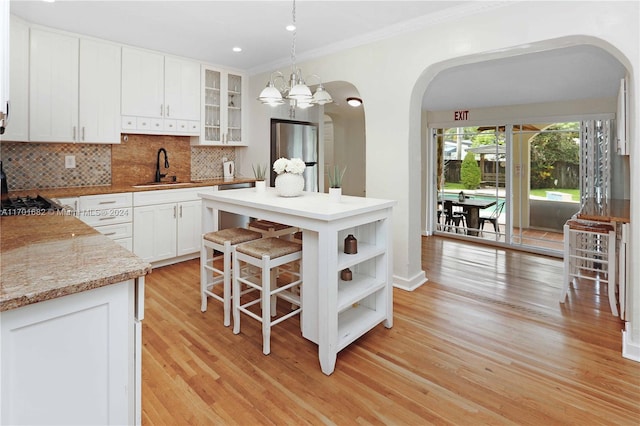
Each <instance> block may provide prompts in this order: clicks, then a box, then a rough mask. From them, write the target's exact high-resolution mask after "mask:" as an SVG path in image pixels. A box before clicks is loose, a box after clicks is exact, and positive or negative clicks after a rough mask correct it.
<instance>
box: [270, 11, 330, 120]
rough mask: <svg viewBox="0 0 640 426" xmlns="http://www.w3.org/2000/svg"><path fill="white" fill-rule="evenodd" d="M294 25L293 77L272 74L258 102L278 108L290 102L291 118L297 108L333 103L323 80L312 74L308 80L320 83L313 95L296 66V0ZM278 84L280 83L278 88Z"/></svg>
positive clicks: (292, 44) (292, 48)
mask: <svg viewBox="0 0 640 426" xmlns="http://www.w3.org/2000/svg"><path fill="white" fill-rule="evenodd" d="M291 16H292V25H291V26H288V27H287V29H289V27H291V28H292V29H293V41H292V43H291V75H290V77H289V80H286V79H285V77H284V74H282V73H281V72H280V71H276V72H274V73H272V74H271V77H270V78H269V82H268V83H267V87H265V88H264V89H263V90H262V92H260V96H259V97H258V100H259V101H260V102H262V103H263V104H265V105H270V106H277V105H282V104H283V103H284V102H285V100H288V101H289V116H290V117H291V118H295V109H296V108H301V109H305V108H309V107H310V106H313V105H324V104H328V103H330V102H333V99H332V98H331V95H330V94H329V92H327V91H326V90H325V88H324V86H323V85H322V80H320V77H318V76H317V75H316V74H312V75H310V76H308V77H307V78H316V79H318V81H319V85H318V88H317V89H316V91H315V93H314V94H313V95H312V94H311V89H309V86H307V84H306V82H305V80H304V78H302V70H301V69H300V68H298V67H297V66H296V31H297V30H296V0H293V8H292V11H291ZM276 82H278V83H279V85H278V86H276Z"/></svg>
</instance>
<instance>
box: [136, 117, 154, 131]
mask: <svg viewBox="0 0 640 426" xmlns="http://www.w3.org/2000/svg"><path fill="white" fill-rule="evenodd" d="M137 121H138V126H137V128H138V130H149V129H150V128H151V119H150V118H148V117H138V120H137Z"/></svg>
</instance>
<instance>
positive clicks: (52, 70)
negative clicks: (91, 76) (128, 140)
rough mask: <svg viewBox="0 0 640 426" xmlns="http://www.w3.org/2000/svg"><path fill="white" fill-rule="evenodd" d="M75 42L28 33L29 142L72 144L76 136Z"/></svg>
mask: <svg viewBox="0 0 640 426" xmlns="http://www.w3.org/2000/svg"><path fill="white" fill-rule="evenodd" d="M78 49H79V47H78V38H77V37H72V36H68V35H65V34H60V33H55V32H51V31H44V30H40V29H31V41H30V52H29V55H30V56H29V57H30V67H29V81H30V86H29V139H30V140H31V141H35V142H74V141H76V140H77V136H78Z"/></svg>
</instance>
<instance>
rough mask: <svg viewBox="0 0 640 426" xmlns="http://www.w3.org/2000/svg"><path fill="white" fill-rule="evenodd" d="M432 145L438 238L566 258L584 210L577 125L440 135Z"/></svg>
mask: <svg viewBox="0 0 640 426" xmlns="http://www.w3.org/2000/svg"><path fill="white" fill-rule="evenodd" d="M432 141H433V145H434V146H433V148H434V151H435V155H434V156H433V158H434V161H435V164H434V168H433V169H434V171H435V174H436V178H435V179H434V180H435V188H433V189H434V191H433V192H432V194H435V198H436V201H435V202H433V203H432V205H433V206H435V208H436V212H435V214H433V215H430V217H433V222H434V223H432V224H431V229H432V230H433V231H434V232H437V233H443V234H446V235H450V236H455V237H458V238H468V239H473V240H476V241H477V240H481V241H487V242H489V241H490V242H491V243H494V244H501V245H508V246H517V247H520V248H523V249H527V250H530V251H538V252H543V253H549V254H559V253H561V251H562V249H563V247H562V242H563V235H562V226H563V225H564V223H565V222H566V220H567V219H569V218H570V217H571V216H572V215H573V214H575V213H576V212H577V211H578V210H579V206H580V123H579V122H567V123H542V124H518V125H515V124H514V125H494V126H479V127H460V128H439V129H433V130H432ZM432 152H433V151H432Z"/></svg>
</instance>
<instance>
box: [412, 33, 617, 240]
mask: <svg viewBox="0 0 640 426" xmlns="http://www.w3.org/2000/svg"><path fill="white" fill-rule="evenodd" d="M580 41H581V42H580V43H578V40H576V44H575V45H573V46H570V47H561V48H557V47H555V46H554V44H555V42H556V41H549V42H547V43H541V45H542V46H543V47H544V48H542V49H537V50H536V51H532V53H528V54H525V55H514V54H513V53H515V51H514V52H513V53H512V54H511V55H510V54H509V52H503V56H502V57H501V58H495V57H490V56H489V55H488V56H487V58H486V60H485V61H481V60H479V59H481V58H473V59H471V58H460V59H458V60H452V61H449V62H448V63H444V64H437V66H434V67H432V69H430V70H428V71H427V72H426V73H425V76H423V77H425V78H427V79H429V81H428V84H427V87H426V88H425V90H424V96H423V99H422V109H423V114H422V117H423V123H422V125H423V126H424V128H425V129H429V130H427V131H426V132H425V134H424V137H423V140H422V148H423V152H422V163H423V174H422V176H423V188H422V190H423V209H424V210H423V211H422V215H423V216H422V219H423V220H422V223H423V226H424V228H423V230H424V232H425V233H426V234H430V233H432V232H434V231H435V230H437V229H438V227H441V229H442V224H438V216H440V215H438V212H441V210H439V209H438V197H437V195H436V194H437V193H438V191H439V189H440V188H439V185H440V184H441V183H442V182H440V181H439V180H440V179H441V176H442V164H443V163H442V161H441V160H442V156H443V155H445V153H446V149H447V148H451V149H452V151H453V152H455V151H459V150H460V149H461V148H462V149H465V148H466V149H471V150H472V151H473V150H474V147H472V146H471V143H470V142H469V140H467V141H466V142H468V143H469V146H464V144H461V143H460V140H458V141H457V142H458V144H457V146H451V147H449V146H448V145H455V140H452V141H448V140H447V138H446V137H445V136H444V133H445V131H444V130H443V129H456V128H457V129H475V130H478V129H483V128H484V129H486V128H493V129H495V130H494V132H493V137H494V138H495V139H496V140H497V139H499V138H500V137H502V138H504V137H508V139H509V144H508V145H506V147H507V148H506V150H505V149H504V148H503V150H502V151H499V150H496V152H494V153H493V157H495V158H492V160H494V161H495V163H496V164H501V165H503V166H506V169H505V171H503V172H502V175H500V173H495V171H494V175H495V176H493V177H495V178H496V180H495V181H494V183H493V184H494V185H493V186H495V187H496V188H499V187H502V188H504V189H503V191H506V193H507V194H510V195H514V194H515V195H516V196H517V197H515V198H513V199H512V200H511V202H509V201H507V202H506V203H505V204H506V206H507V209H506V217H507V218H511V219H513V217H514V216H513V213H514V212H517V213H518V219H520V218H522V213H521V212H522V211H523V210H525V209H526V211H525V213H527V214H528V209H530V205H529V197H528V196H527V197H525V196H524V195H523V194H522V193H521V191H520V189H521V188H522V181H523V180H525V179H524V178H526V181H527V182H529V181H530V180H531V175H530V174H529V173H530V165H531V162H530V151H527V152H526V154H527V155H524V154H525V152H524V151H522V147H523V146H524V147H527V148H528V147H529V146H530V140H531V139H532V138H533V137H534V136H535V135H536V134H538V133H540V132H541V130H540V129H543V128H545V127H548V126H553V125H555V123H559V122H569V121H573V122H579V121H581V120H583V119H586V118H593V116H594V114H596V115H597V114H600V115H601V116H603V115H604V116H606V115H608V116H609V118H611V117H613V116H614V114H615V106H614V108H613V110H612V107H611V105H612V104H613V105H615V102H613V103H612V102H611V98H614V99H615V97H616V95H617V92H618V86H619V84H620V79H621V78H624V76H625V74H626V69H625V67H624V66H623V65H622V64H621V63H620V62H619V61H618V60H617V59H616V58H614V57H613V56H612V55H611V54H610V53H608V52H607V51H606V50H604V49H602V48H600V47H597V46H595V45H591V44H585V43H584V40H580ZM564 45H565V46H566V44H564ZM556 46H557V45H556ZM519 53H521V52H519ZM466 59H468V60H469V61H470V62H468V61H466ZM566 61H577V63H579V64H580V66H582V67H585V68H584V69H593V68H594V67H595V66H596V65H594V64H598V65H597V67H599V68H598V69H597V70H596V71H594V73H592V74H591V75H590V76H588V77H589V78H579V79H577V80H579V81H575V80H576V78H575V77H574V75H575V70H574V69H572V68H567V67H566V66H565V65H566ZM603 64H605V65H606V66H603ZM583 74H584V73H583ZM558 82H561V83H562V82H563V83H562V84H561V87H560V88H558V87H557V84H558ZM476 86H477V87H476ZM474 88H476V89H477V90H474ZM530 123H536V126H535V127H536V131H535V132H534V131H533V130H531V129H528V128H527V126H529V125H530ZM433 129H440V132H441V133H440V136H438V134H437V132H434V131H433ZM505 130H508V131H507V132H505ZM464 133H465V132H464V131H462V134H464ZM458 139H464V137H460V138H458ZM516 139H518V140H519V142H518V143H517V144H516V143H514V141H515V140H516ZM523 141H524V142H523ZM525 142H526V143H525ZM438 143H440V146H438ZM523 143H524V145H523ZM495 146H498V145H497V143H496V145H495ZM516 148H517V149H516ZM475 149H477V147H475ZM480 155H481V154H480V153H479V152H478V154H477V155H476V159H477V162H480V159H481V158H480ZM439 160H440V161H439ZM456 161H459V162H461V161H462V158H458V159H457V160H456ZM620 163H621V164H620V165H621V167H620V168H621V169H625V167H626V173H624V172H623V173H622V176H619V179H620V185H621V186H626V187H627V188H628V185H629V184H628V182H629V172H628V157H626V165H625V160H624V159H622V160H621V161H620ZM485 165H486V164H485ZM484 172H485V173H487V171H484ZM485 181H486V179H485ZM525 189H526V191H525V192H526V194H528V193H529V189H528V187H525ZM498 192H499V191H496V194H497V193H498ZM549 192H552V191H549ZM526 194H525V195H526ZM499 200H500V198H496V201H498V203H496V204H495V205H496V206H497V205H499ZM440 203H442V201H440ZM487 210H489V208H487ZM575 210H577V208H576V209H575ZM502 214H503V215H504V213H502ZM527 220H528V216H527ZM517 225H518V226H521V224H520V223H518V224H517ZM560 229H561V227H560ZM465 234H466V235H471V236H473V237H476V236H478V235H479V232H476V231H473V232H465ZM465 237H466V236H462V238H465ZM507 237H508V235H507ZM496 240H498V238H496ZM520 240H522V238H520ZM512 241H513V240H512V239H511V238H504V239H503V240H502V242H503V243H505V244H511V242H512ZM560 248H561V246H560ZM532 251H537V250H532ZM542 251H544V250H542Z"/></svg>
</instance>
